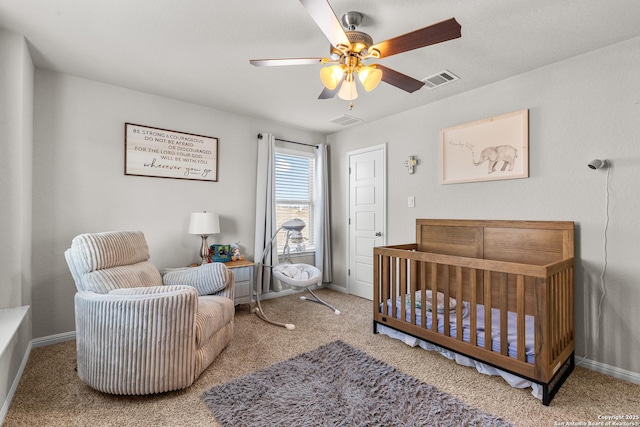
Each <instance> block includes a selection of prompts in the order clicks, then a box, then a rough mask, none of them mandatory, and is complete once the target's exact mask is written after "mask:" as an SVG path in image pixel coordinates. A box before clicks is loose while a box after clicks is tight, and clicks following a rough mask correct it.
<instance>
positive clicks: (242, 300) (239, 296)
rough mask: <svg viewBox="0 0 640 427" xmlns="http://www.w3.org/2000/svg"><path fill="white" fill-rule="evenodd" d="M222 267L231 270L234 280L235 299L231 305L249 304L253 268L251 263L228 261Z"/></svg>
mask: <svg viewBox="0 0 640 427" xmlns="http://www.w3.org/2000/svg"><path fill="white" fill-rule="evenodd" d="M224 265H226V266H227V268H230V269H232V270H233V276H234V280H235V297H234V298H233V303H234V304H235V305H238V304H248V303H250V302H251V293H252V292H253V267H254V265H255V264H254V263H253V262H251V261H229V262H225V263H224Z"/></svg>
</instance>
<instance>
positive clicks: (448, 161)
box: [440, 110, 529, 184]
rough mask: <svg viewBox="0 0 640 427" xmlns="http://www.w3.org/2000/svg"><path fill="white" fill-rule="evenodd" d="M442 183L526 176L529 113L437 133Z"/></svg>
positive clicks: (504, 116) (523, 112) (509, 114)
mask: <svg viewBox="0 0 640 427" xmlns="http://www.w3.org/2000/svg"><path fill="white" fill-rule="evenodd" d="M440 171H441V183H442V184H455V183H461V182H476V181H495V180H499V179H515V178H528V177H529V110H521V111H515V112H513V113H508V114H503V115H501V116H496V117H491V118H488V119H483V120H478V121H475V122H471V123H465V124H462V125H457V126H452V127H449V128H446V129H442V130H441V131H440Z"/></svg>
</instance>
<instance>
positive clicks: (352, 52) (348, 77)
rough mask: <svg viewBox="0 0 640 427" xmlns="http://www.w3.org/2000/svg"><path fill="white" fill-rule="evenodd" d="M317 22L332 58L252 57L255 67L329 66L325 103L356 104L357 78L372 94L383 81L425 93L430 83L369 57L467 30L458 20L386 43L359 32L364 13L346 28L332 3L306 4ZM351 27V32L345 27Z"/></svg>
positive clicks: (308, 0) (313, 0) (324, 71)
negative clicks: (329, 45) (340, 101)
mask: <svg viewBox="0 0 640 427" xmlns="http://www.w3.org/2000/svg"><path fill="white" fill-rule="evenodd" d="M300 3H302V5H303V6H304V7H305V8H306V9H307V12H308V13H309V15H311V18H313V20H314V21H315V22H316V24H317V25H318V27H320V30H321V31H322V32H323V33H324V35H325V36H326V37H327V39H329V42H330V43H331V49H330V55H329V57H328V58H282V59H252V60H250V61H249V62H250V63H251V64H253V65H255V66H282V65H307V64H327V65H328V66H326V67H323V68H321V69H320V80H321V81H322V84H323V85H324V90H323V91H322V93H321V94H320V96H319V97H318V98H319V99H329V98H333V97H334V96H335V95H336V94H337V95H338V97H339V98H341V99H344V100H347V101H352V100H354V99H356V98H357V97H358V92H357V89H356V79H355V75H357V76H358V79H359V80H360V82H361V83H362V86H363V87H364V89H365V90H366V91H371V90H373V89H375V88H376V86H378V84H379V83H380V81H383V82H385V83H388V84H390V85H392V86H395V87H397V88H400V89H402V90H404V91H407V92H409V93H412V92H415V91H416V90H418V89H420V88H421V87H422V86H423V85H424V82H422V81H420V80H417V79H414V78H413V77H409V76H407V75H405V74H402V73H400V72H398V71H395V70H393V69H391V68H388V67H385V66H383V65H380V64H371V65H366V63H365V62H366V61H368V60H369V59H381V58H386V57H389V56H391V55H395V54H398V53H402V52H407V51H409V50H413V49H418V48H421V47H425V46H430V45H433V44H437V43H442V42H445V41H448V40H452V39H456V38H458V37H460V36H461V34H460V29H461V28H462V27H461V26H460V24H459V23H458V21H456V20H455V18H450V19H448V20H445V21H442V22H438V23H436V24H433V25H430V26H428V27H424V28H421V29H419V30H415V31H412V32H410V33H407V34H403V35H401V36H397V37H394V38H391V39H388V40H385V41H383V42H380V43H375V44H374V43H373V39H372V38H371V36H369V35H368V34H366V33H363V32H361V31H356V28H357V27H358V26H359V25H360V23H361V22H362V18H363V15H362V14H361V13H359V12H347V13H346V14H345V15H344V16H343V17H342V24H341V23H340V21H339V20H338V18H337V17H336V14H335V12H334V11H333V9H332V8H331V5H330V4H329V3H328V1H327V0H300ZM343 25H344V28H346V31H345V30H344V29H343Z"/></svg>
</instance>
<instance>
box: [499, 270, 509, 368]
mask: <svg viewBox="0 0 640 427" xmlns="http://www.w3.org/2000/svg"><path fill="white" fill-rule="evenodd" d="M499 278H500V281H499V283H500V354H502V355H503V356H508V355H509V307H508V305H509V298H508V295H507V273H500V274H499Z"/></svg>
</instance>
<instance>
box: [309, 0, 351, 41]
mask: <svg viewBox="0 0 640 427" xmlns="http://www.w3.org/2000/svg"><path fill="white" fill-rule="evenodd" d="M300 3H302V5H303V6H304V7H305V9H307V12H308V13H309V15H311V18H312V19H313V20H314V21H315V22H316V25H318V27H320V30H322V32H323V33H324V35H325V37H326V38H327V39H328V40H329V42H330V43H331V45H332V46H334V47H337V46H339V45H343V46H346V47H351V42H350V41H349V39H348V38H347V35H346V34H345V33H344V29H342V24H340V21H339V20H338V17H337V16H336V14H335V12H334V11H333V9H332V8H331V5H330V4H329V2H327V0H300Z"/></svg>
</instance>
